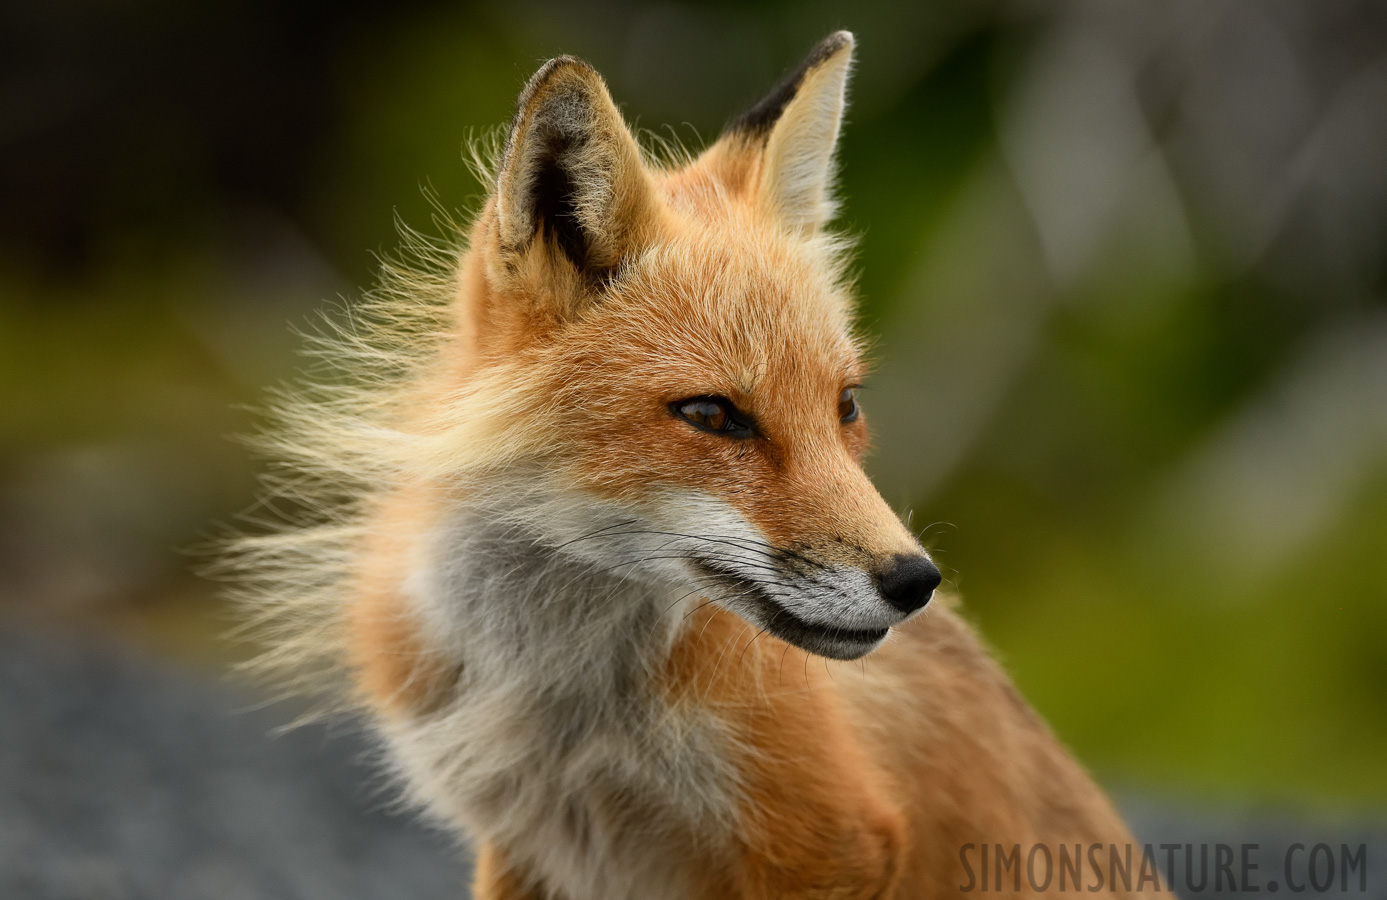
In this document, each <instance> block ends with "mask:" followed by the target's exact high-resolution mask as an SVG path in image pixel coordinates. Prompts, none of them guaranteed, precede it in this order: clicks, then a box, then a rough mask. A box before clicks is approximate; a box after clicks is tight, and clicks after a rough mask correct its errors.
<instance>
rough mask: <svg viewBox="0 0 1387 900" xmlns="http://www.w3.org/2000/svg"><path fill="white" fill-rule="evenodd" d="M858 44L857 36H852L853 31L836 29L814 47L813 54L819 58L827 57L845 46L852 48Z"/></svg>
mask: <svg viewBox="0 0 1387 900" xmlns="http://www.w3.org/2000/svg"><path fill="white" fill-rule="evenodd" d="M856 44H857V38H855V37H853V36H852V32H851V31H835V32H833V33H832V34H830V35H829V36H828V37H826V38H824V39H823V40H822V41H820V42H819V46H817V47H815V48H814V50H815V53H814V54H813V55H814V56H818V57H819V59H827V58H828V57H830V56H832V55H833V54H835V53H837V52H838V51H839V50H842V49H843V48H844V47H846V48H848V49H852V47H854V46H855V45H856Z"/></svg>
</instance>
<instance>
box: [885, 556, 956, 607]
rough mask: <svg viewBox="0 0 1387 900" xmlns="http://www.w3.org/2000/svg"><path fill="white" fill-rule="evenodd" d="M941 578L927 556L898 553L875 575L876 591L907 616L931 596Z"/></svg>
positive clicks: (923, 604)
mask: <svg viewBox="0 0 1387 900" xmlns="http://www.w3.org/2000/svg"><path fill="white" fill-rule="evenodd" d="M942 580H943V576H941V575H940V574H939V569H938V567H936V566H935V564H934V563H933V562H931V561H930V558H929V557H928V556H923V555H918V556H917V555H912V554H907V553H897V554H896V555H895V556H893V557H892V558H891V561H890V562H889V563H887V564H886V565H885V566H883V567H882V568H881V569H880V570H878V571H877V574H876V583H877V590H878V591H880V592H881V596H882V598H883V599H885V600H886V602H887V603H889V604H891V605H892V606H894V607H895V608H896V609H898V610H900V611H901V612H902V613H904V614H905V615H910V614H911V613H913V612H915V611H916V610H918V609H921V608H923V607H924V606H925V604H927V603H929V601H930V598H931V597H933V596H934V589H935V588H937V587H939V582H940V581H942Z"/></svg>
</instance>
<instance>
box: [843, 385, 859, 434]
mask: <svg viewBox="0 0 1387 900" xmlns="http://www.w3.org/2000/svg"><path fill="white" fill-rule="evenodd" d="M858 412H859V410H858V408H857V395H856V394H855V393H853V390H852V388H843V393H841V394H839V395H838V421H840V422H842V423H843V424H844V425H847V424H849V423H851V422H856V421H857V414H858Z"/></svg>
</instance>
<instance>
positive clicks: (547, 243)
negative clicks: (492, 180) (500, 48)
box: [496, 56, 655, 274]
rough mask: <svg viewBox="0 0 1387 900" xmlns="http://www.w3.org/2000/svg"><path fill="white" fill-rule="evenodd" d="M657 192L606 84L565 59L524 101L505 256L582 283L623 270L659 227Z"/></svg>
mask: <svg viewBox="0 0 1387 900" xmlns="http://www.w3.org/2000/svg"><path fill="white" fill-rule="evenodd" d="M654 210H655V200H654V186H653V182H652V181H651V178H650V174H649V173H648V172H647V171H646V169H645V165H644V163H643V162H642V161H641V154H640V149H639V148H638V147H637V145H636V141H635V138H634V137H632V135H631V132H630V130H629V129H628V128H627V127H626V123H625V122H624V121H623V120H622V118H621V113H620V112H619V111H618V110H617V108H616V105H615V104H614V103H613V102H612V98H611V95H610V94H609V93H608V92H607V86H606V85H605V84H603V82H602V78H601V76H599V75H598V74H597V72H596V71H595V70H594V69H593V68H592V67H591V66H589V65H588V64H587V63H585V62H583V61H582V60H579V59H574V58H573V57H571V56H561V57H559V58H557V59H552V60H550V61H549V62H547V63H545V64H544V66H543V67H541V68H540V70H539V71H538V72H536V73H535V75H534V77H533V78H531V79H530V82H529V84H527V85H526V86H525V90H524V92H522V93H521V95H520V103H519V108H518V109H517V110H516V114H515V120H514V122H513V123H512V124H511V129H510V134H509V136H508V137H507V139H506V145H505V150H504V152H503V154H502V158H501V165H500V169H499V172H498V174H497V178H496V219H497V239H498V242H499V245H500V246H499V248H498V249H499V251H500V253H501V255H502V258H503V259H504V260H505V262H506V264H507V265H508V266H509V267H511V268H516V267H518V266H519V263H520V260H521V258H523V257H524V256H526V255H527V254H530V253H536V252H538V253H544V254H549V256H550V257H551V259H552V261H553V262H555V263H556V264H562V263H560V262H559V260H560V259H566V260H567V262H568V263H571V264H572V265H573V266H575V267H576V268H577V269H578V271H579V272H580V273H584V274H587V273H602V272H605V271H610V270H611V269H613V268H615V267H616V266H617V264H618V263H620V261H621V260H622V258H623V257H625V256H626V255H627V254H628V253H630V252H632V251H633V250H634V249H635V248H636V247H637V246H638V245H639V244H640V242H641V240H642V235H643V234H644V233H645V232H646V231H647V230H648V228H649V226H650V222H651V220H652V219H653V218H654Z"/></svg>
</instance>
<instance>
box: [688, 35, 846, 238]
mask: <svg viewBox="0 0 1387 900" xmlns="http://www.w3.org/2000/svg"><path fill="white" fill-rule="evenodd" d="M853 45H854V41H853V37H852V34H851V32H847V31H839V32H835V33H834V34H831V35H829V36H828V37H827V38H825V39H824V40H823V41H821V42H820V43H819V45H818V46H817V47H815V48H814V49H813V50H811V51H810V52H809V55H808V56H807V57H805V60H804V62H803V63H801V64H800V66H799V68H798V69H796V70H795V71H794V72H793V73H791V74H790V76H789V77H788V78H786V79H785V80H784V81H783V82H781V83H780V85H779V86H777V87H776V88H775V90H773V91H771V93H770V94H768V95H767V96H766V97H765V98H764V99H763V100H762V101H761V102H760V103H758V104H756V105H755V106H754V107H752V108H751V109H750V110H748V111H747V112H745V113H743V114H742V115H741V116H740V117H738V118H737V119H736V120H734V121H733V122H732V124H731V125H729V126H728V127H727V130H726V131H725V132H724V133H723V136H722V138H721V139H720V140H719V141H718V143H717V144H716V145H714V147H713V148H711V149H710V151H709V156H710V163H711V164H712V165H713V166H715V167H716V168H720V169H722V170H723V173H724V176H725V177H726V178H727V180H729V181H731V182H733V183H737V182H743V183H745V182H751V183H749V184H746V187H748V188H750V189H752V190H754V191H755V192H756V199H757V202H758V203H759V204H761V205H762V207H763V208H765V209H767V210H768V211H770V212H771V213H772V214H773V215H775V216H777V217H778V218H779V219H780V220H781V221H782V222H783V223H785V224H786V225H788V226H790V227H791V228H796V229H802V230H804V231H809V232H812V231H815V230H817V229H819V228H821V227H822V226H823V225H825V224H826V223H827V222H828V221H829V220H830V219H832V218H833V214H834V212H835V203H834V199H833V175H834V171H833V169H834V167H833V162H834V160H833V154H834V151H835V149H836V148H837V146H838V131H839V128H840V126H841V125H842V121H843V110H844V108H845V107H846V105H847V87H848V74H849V72H850V71H851V69H852V51H853Z"/></svg>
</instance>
